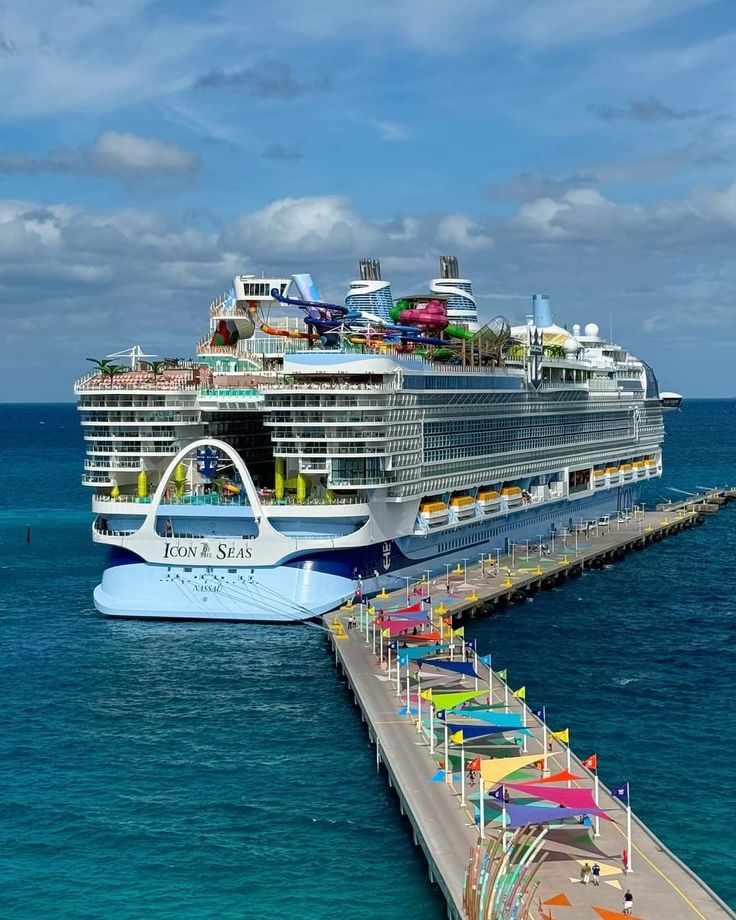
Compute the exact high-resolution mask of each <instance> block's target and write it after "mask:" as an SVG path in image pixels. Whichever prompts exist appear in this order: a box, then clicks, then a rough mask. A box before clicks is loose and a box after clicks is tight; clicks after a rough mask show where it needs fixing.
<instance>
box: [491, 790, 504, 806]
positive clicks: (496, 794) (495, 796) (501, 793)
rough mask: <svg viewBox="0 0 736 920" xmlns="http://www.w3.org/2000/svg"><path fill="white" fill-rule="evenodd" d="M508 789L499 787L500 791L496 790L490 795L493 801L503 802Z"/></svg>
mask: <svg viewBox="0 0 736 920" xmlns="http://www.w3.org/2000/svg"><path fill="white" fill-rule="evenodd" d="M505 792H506V787H505V786H499V787H498V789H494V790H493V792H492V793H491V794H490V795H491V798H492V799H498V801H499V802H503V800H504V798H505Z"/></svg>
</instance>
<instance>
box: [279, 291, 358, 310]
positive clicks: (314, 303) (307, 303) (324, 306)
mask: <svg viewBox="0 0 736 920" xmlns="http://www.w3.org/2000/svg"><path fill="white" fill-rule="evenodd" d="M271 297H273V299H274V300H278V302H279V303H284V304H287V305H288V306H290V307H303V308H305V309H306V308H308V307H311V308H312V309H316V310H325V311H329V312H330V313H337V315H338V316H345V314H346V313H349V312H350V311H349V310H348V308H347V307H341V306H339V305H338V304H336V303H324V302H323V301H321V300H300V299H298V298H296V297H287V296H286V295H285V294H282V293H281V292H280V291H279V289H278V288H271Z"/></svg>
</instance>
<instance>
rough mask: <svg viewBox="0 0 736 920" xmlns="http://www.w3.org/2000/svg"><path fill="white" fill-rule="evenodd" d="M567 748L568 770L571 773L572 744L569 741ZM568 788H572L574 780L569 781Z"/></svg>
mask: <svg viewBox="0 0 736 920" xmlns="http://www.w3.org/2000/svg"><path fill="white" fill-rule="evenodd" d="M566 749H567V772H568V773H569V772H570V744H569V743H568V744H567V745H566ZM567 788H568V789H572V780H568V781H567Z"/></svg>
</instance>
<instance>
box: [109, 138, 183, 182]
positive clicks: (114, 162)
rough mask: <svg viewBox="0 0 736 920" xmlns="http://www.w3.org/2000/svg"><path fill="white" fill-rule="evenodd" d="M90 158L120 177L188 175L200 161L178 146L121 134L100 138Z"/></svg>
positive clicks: (153, 139) (154, 139)
mask: <svg viewBox="0 0 736 920" xmlns="http://www.w3.org/2000/svg"><path fill="white" fill-rule="evenodd" d="M91 156H92V162H93V163H94V164H95V165H96V166H97V168H98V169H99V170H100V171H105V172H110V173H118V174H124V173H137V174H139V175H141V174H145V173H149V174H154V173H187V172H191V171H192V170H194V169H196V168H197V165H198V159H197V157H196V156H194V155H193V154H192V153H189V152H188V151H187V150H184V149H183V148H182V147H180V146H179V145H178V144H172V143H168V142H166V141H160V140H157V139H156V138H154V137H140V136H139V135H137V134H126V133H122V132H119V131H106V132H105V133H104V134H101V135H100V136H99V137H98V138H97V140H96V141H95V144H94V146H93V147H92V150H91Z"/></svg>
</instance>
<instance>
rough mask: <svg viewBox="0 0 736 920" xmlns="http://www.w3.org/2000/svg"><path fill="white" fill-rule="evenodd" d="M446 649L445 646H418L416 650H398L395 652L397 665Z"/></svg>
mask: <svg viewBox="0 0 736 920" xmlns="http://www.w3.org/2000/svg"><path fill="white" fill-rule="evenodd" d="M446 648H447V646H446V645H418V646H417V647H416V648H400V649H398V650H397V655H398V658H399V664H402V665H405V664H406V663H407V661H412V660H414V659H416V658H426V657H427V655H433V654H435V653H436V652H443V651H444V650H445V649H446Z"/></svg>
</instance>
